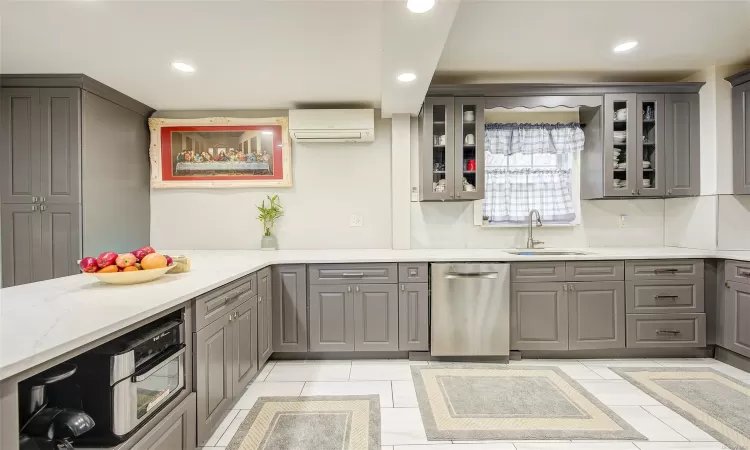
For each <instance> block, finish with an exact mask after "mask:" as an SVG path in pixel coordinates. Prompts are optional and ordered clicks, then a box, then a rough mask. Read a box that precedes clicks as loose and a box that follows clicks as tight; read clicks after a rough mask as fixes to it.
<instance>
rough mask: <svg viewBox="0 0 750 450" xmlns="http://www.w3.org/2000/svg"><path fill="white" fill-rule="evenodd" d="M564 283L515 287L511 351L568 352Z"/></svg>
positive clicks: (517, 285) (511, 313) (511, 318)
mask: <svg viewBox="0 0 750 450" xmlns="http://www.w3.org/2000/svg"><path fill="white" fill-rule="evenodd" d="M563 286H565V284H564V283H534V284H531V283H513V284H512V287H511V298H510V299H511V302H510V321H511V322H510V336H511V343H510V349H511V350H567V349H568V300H567V295H566V294H567V292H566V291H564V290H563Z"/></svg>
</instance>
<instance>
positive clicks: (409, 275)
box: [398, 263, 428, 283]
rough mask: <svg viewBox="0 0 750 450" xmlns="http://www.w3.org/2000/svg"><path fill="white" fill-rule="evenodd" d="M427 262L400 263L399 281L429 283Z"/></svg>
mask: <svg viewBox="0 0 750 450" xmlns="http://www.w3.org/2000/svg"><path fill="white" fill-rule="evenodd" d="M427 280H428V277H427V263H398V281H399V283H427Z"/></svg>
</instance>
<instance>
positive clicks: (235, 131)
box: [151, 118, 291, 187]
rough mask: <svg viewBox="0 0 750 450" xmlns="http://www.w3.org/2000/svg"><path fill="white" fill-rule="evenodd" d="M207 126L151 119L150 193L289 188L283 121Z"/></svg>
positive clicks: (234, 121) (218, 122) (217, 122)
mask: <svg viewBox="0 0 750 450" xmlns="http://www.w3.org/2000/svg"><path fill="white" fill-rule="evenodd" d="M282 119H285V118H282ZM208 120H211V122H210V124H200V123H195V124H190V123H184V124H183V123H174V122H188V121H187V119H152V123H151V128H152V148H151V154H152V166H155V167H156V168H157V170H156V175H157V176H156V178H155V177H154V171H153V170H152V185H153V186H154V187H201V186H204V187H241V186H290V185H291V180H290V178H289V174H288V170H289V165H290V161H289V159H290V152H289V143H288V136H287V133H288V130H287V128H286V121H285V120H278V119H229V118H225V119H222V118H215V119H202V121H208ZM274 121H276V122H274ZM170 122H172V123H170ZM277 122H278V123H277ZM155 128H158V130H156V129H155ZM155 140H156V141H157V142H156V143H157V144H158V145H155V143H154V141H155ZM156 147H158V148H156Z"/></svg>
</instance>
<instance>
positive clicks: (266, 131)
mask: <svg viewBox="0 0 750 450" xmlns="http://www.w3.org/2000/svg"><path fill="white" fill-rule="evenodd" d="M263 134H273V131H268V130H265V131H264V132H263Z"/></svg>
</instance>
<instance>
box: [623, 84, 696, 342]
mask: <svg viewBox="0 0 750 450" xmlns="http://www.w3.org/2000/svg"><path fill="white" fill-rule="evenodd" d="M696 95H697V94H696ZM664 102H665V96H664V94H638V95H637V96H636V108H635V111H634V112H635V114H636V117H635V125H636V133H635V135H636V142H635V153H634V154H633V159H632V161H633V164H635V175H636V186H635V192H636V195H637V196H651V197H660V196H663V195H664V194H665V193H666V188H665V185H666V180H665V178H666V168H665V166H664V160H665V148H666V141H665V140H664V133H665V103H664ZM623 344H624V342H623Z"/></svg>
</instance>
